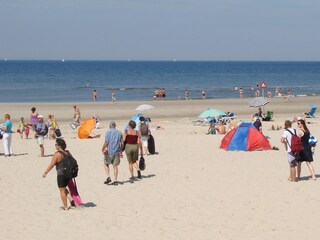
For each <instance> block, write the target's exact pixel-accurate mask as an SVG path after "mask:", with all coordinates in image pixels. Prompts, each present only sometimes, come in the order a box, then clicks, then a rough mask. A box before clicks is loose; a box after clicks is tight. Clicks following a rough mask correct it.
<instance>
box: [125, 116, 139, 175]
mask: <svg viewBox="0 0 320 240" xmlns="http://www.w3.org/2000/svg"><path fill="white" fill-rule="evenodd" d="M136 126H137V124H136V123H135V121H133V120H130V122H129V124H128V130H125V132H124V133H123V139H124V141H125V142H126V147H125V153H126V156H127V159H128V163H129V171H130V179H131V180H134V174H133V168H135V169H136V170H137V175H138V178H141V172H140V170H139V166H138V163H137V161H138V157H139V147H140V148H141V144H140V137H139V133H138V131H136V130H134V129H135V128H136ZM141 151H142V149H141Z"/></svg>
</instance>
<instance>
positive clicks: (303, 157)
mask: <svg viewBox="0 0 320 240" xmlns="http://www.w3.org/2000/svg"><path fill="white" fill-rule="evenodd" d="M297 124H298V128H299V132H298V136H299V137H300V138H301V142H302V145H303V150H302V151H301V152H300V153H299V158H298V167H297V176H298V179H299V178H300V174H301V164H302V162H306V164H307V166H308V168H309V170H310V173H311V177H312V179H313V180H317V178H316V175H315V173H314V168H313V166H312V164H311V162H313V155H312V151H311V146H310V144H309V138H310V131H309V129H308V128H307V126H306V122H305V121H304V120H303V119H300V120H298V122H297Z"/></svg>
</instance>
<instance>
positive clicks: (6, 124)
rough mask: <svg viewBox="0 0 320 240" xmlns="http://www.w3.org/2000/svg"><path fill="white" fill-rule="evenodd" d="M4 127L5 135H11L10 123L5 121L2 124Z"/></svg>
mask: <svg viewBox="0 0 320 240" xmlns="http://www.w3.org/2000/svg"><path fill="white" fill-rule="evenodd" d="M3 125H4V126H6V127H7V130H6V131H5V133H11V129H12V122H11V121H9V120H7V121H5V122H4V124H3Z"/></svg>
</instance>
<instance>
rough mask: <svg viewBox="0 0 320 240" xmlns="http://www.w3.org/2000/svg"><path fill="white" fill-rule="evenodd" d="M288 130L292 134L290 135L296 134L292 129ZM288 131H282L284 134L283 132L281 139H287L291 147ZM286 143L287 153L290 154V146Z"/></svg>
mask: <svg viewBox="0 0 320 240" xmlns="http://www.w3.org/2000/svg"><path fill="white" fill-rule="evenodd" d="M288 130H289V131H290V132H292V134H295V133H296V134H297V132H295V129H294V128H288ZM289 131H287V130H284V132H283V134H282V137H283V138H286V139H287V141H288V142H289V144H290V145H291V136H292V135H291V133H290V132H289ZM288 142H287V152H291V147H290V145H289V144H288Z"/></svg>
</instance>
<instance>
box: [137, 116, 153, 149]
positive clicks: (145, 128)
mask: <svg viewBox="0 0 320 240" xmlns="http://www.w3.org/2000/svg"><path fill="white" fill-rule="evenodd" d="M139 120H140V124H139V134H140V139H141V145H142V152H141V154H142V155H143V154H145V155H149V151H148V140H149V138H150V134H151V131H150V128H149V125H148V124H147V123H146V119H145V118H144V117H143V116H141V117H140V118H139Z"/></svg>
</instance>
